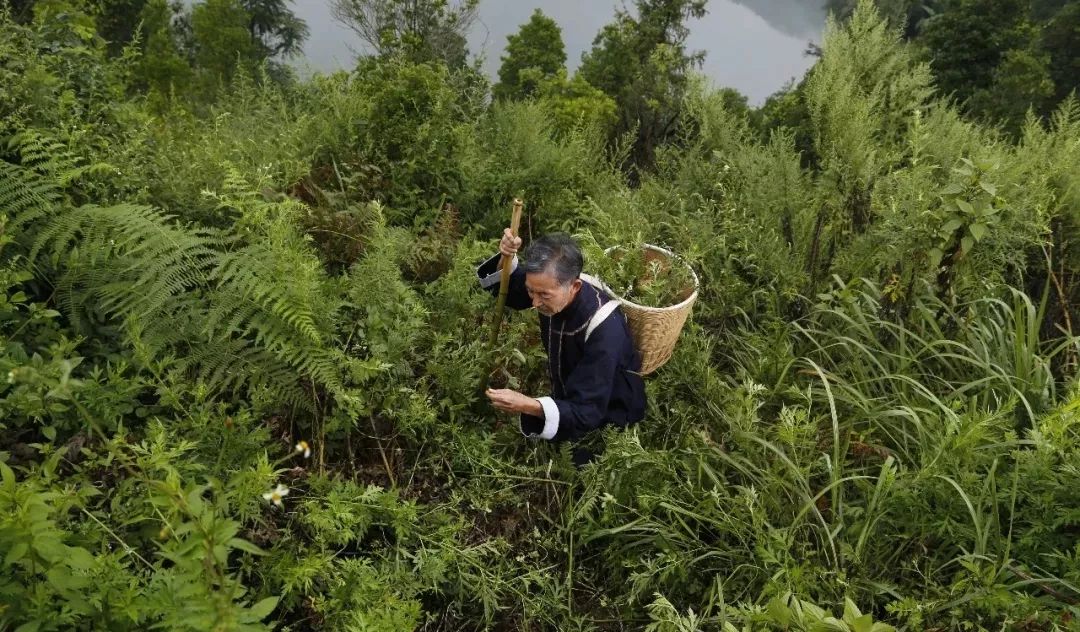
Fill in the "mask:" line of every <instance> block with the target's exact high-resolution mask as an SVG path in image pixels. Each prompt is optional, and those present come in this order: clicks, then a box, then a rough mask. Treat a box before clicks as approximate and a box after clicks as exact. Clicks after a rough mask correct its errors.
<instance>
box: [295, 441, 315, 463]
mask: <svg viewBox="0 0 1080 632" xmlns="http://www.w3.org/2000/svg"><path fill="white" fill-rule="evenodd" d="M296 451H297V453H303V454H304V458H305V459H310V458H311V446H310V445H308V442H307V441H301V442H300V443H297V444H296Z"/></svg>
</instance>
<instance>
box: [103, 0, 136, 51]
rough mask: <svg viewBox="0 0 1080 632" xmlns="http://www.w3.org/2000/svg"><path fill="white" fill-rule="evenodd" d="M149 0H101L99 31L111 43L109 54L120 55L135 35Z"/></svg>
mask: <svg viewBox="0 0 1080 632" xmlns="http://www.w3.org/2000/svg"><path fill="white" fill-rule="evenodd" d="M146 4H147V0H99V1H98V8H99V10H100V11H101V13H100V15H99V16H98V20H97V21H98V32H99V33H101V36H102V37H104V38H105V41H107V42H108V43H109V54H111V55H118V54H119V53H120V52H121V51H122V50H123V49H124V46H127V44H128V43H129V42H131V40H132V38H134V37H135V31H136V30H137V29H138V28H139V20H140V18H141V16H142V12H143V9H144V8H145V7H146Z"/></svg>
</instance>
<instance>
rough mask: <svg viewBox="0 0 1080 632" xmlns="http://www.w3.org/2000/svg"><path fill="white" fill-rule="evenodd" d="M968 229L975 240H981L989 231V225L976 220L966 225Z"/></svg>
mask: <svg viewBox="0 0 1080 632" xmlns="http://www.w3.org/2000/svg"><path fill="white" fill-rule="evenodd" d="M968 231H970V232H971V236H972V237H974V238H975V241H982V238H983V237H986V234H987V233H989V232H990V227H989V226H987V225H986V224H980V223H978V222H976V223H974V224H972V225H971V226H968Z"/></svg>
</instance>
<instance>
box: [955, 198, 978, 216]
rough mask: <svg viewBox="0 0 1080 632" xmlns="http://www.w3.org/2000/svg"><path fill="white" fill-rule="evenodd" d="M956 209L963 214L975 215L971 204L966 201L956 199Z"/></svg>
mask: <svg viewBox="0 0 1080 632" xmlns="http://www.w3.org/2000/svg"><path fill="white" fill-rule="evenodd" d="M956 208H958V209H960V210H961V211H963V212H964V213H967V214H968V215H974V214H975V207H973V206H972V205H971V202H968V201H967V200H961V199H960V198H956Z"/></svg>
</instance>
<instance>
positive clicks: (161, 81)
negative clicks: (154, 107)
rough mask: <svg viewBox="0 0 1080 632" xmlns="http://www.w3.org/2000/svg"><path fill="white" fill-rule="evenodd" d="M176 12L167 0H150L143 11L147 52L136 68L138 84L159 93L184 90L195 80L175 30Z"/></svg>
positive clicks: (144, 48)
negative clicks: (178, 43)
mask: <svg viewBox="0 0 1080 632" xmlns="http://www.w3.org/2000/svg"><path fill="white" fill-rule="evenodd" d="M174 15H175V13H174V11H173V9H172V8H171V7H169V6H168V3H167V2H166V0H149V1H148V2H147V3H146V5H145V6H144V7H143V8H142V11H140V12H139V19H140V21H141V22H142V41H143V54H142V56H141V57H140V58H139V60H138V62H137V63H136V65H135V68H134V71H133V75H134V76H133V80H134V83H135V85H136V87H137V88H140V89H144V90H148V91H150V92H152V93H154V94H156V95H158V96H159V97H161V96H164V95H168V94H170V93H171V92H173V91H174V90H175V91H177V92H183V91H184V88H185V87H186V86H188V85H189V84H190V82H191V78H192V75H193V70H192V68H191V64H189V63H188V61H187V60H186V59H184V57H183V55H181V54H180V49H179V47H178V46H177V43H176V34H175V33H174V32H173V28H172V21H173V17H174Z"/></svg>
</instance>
